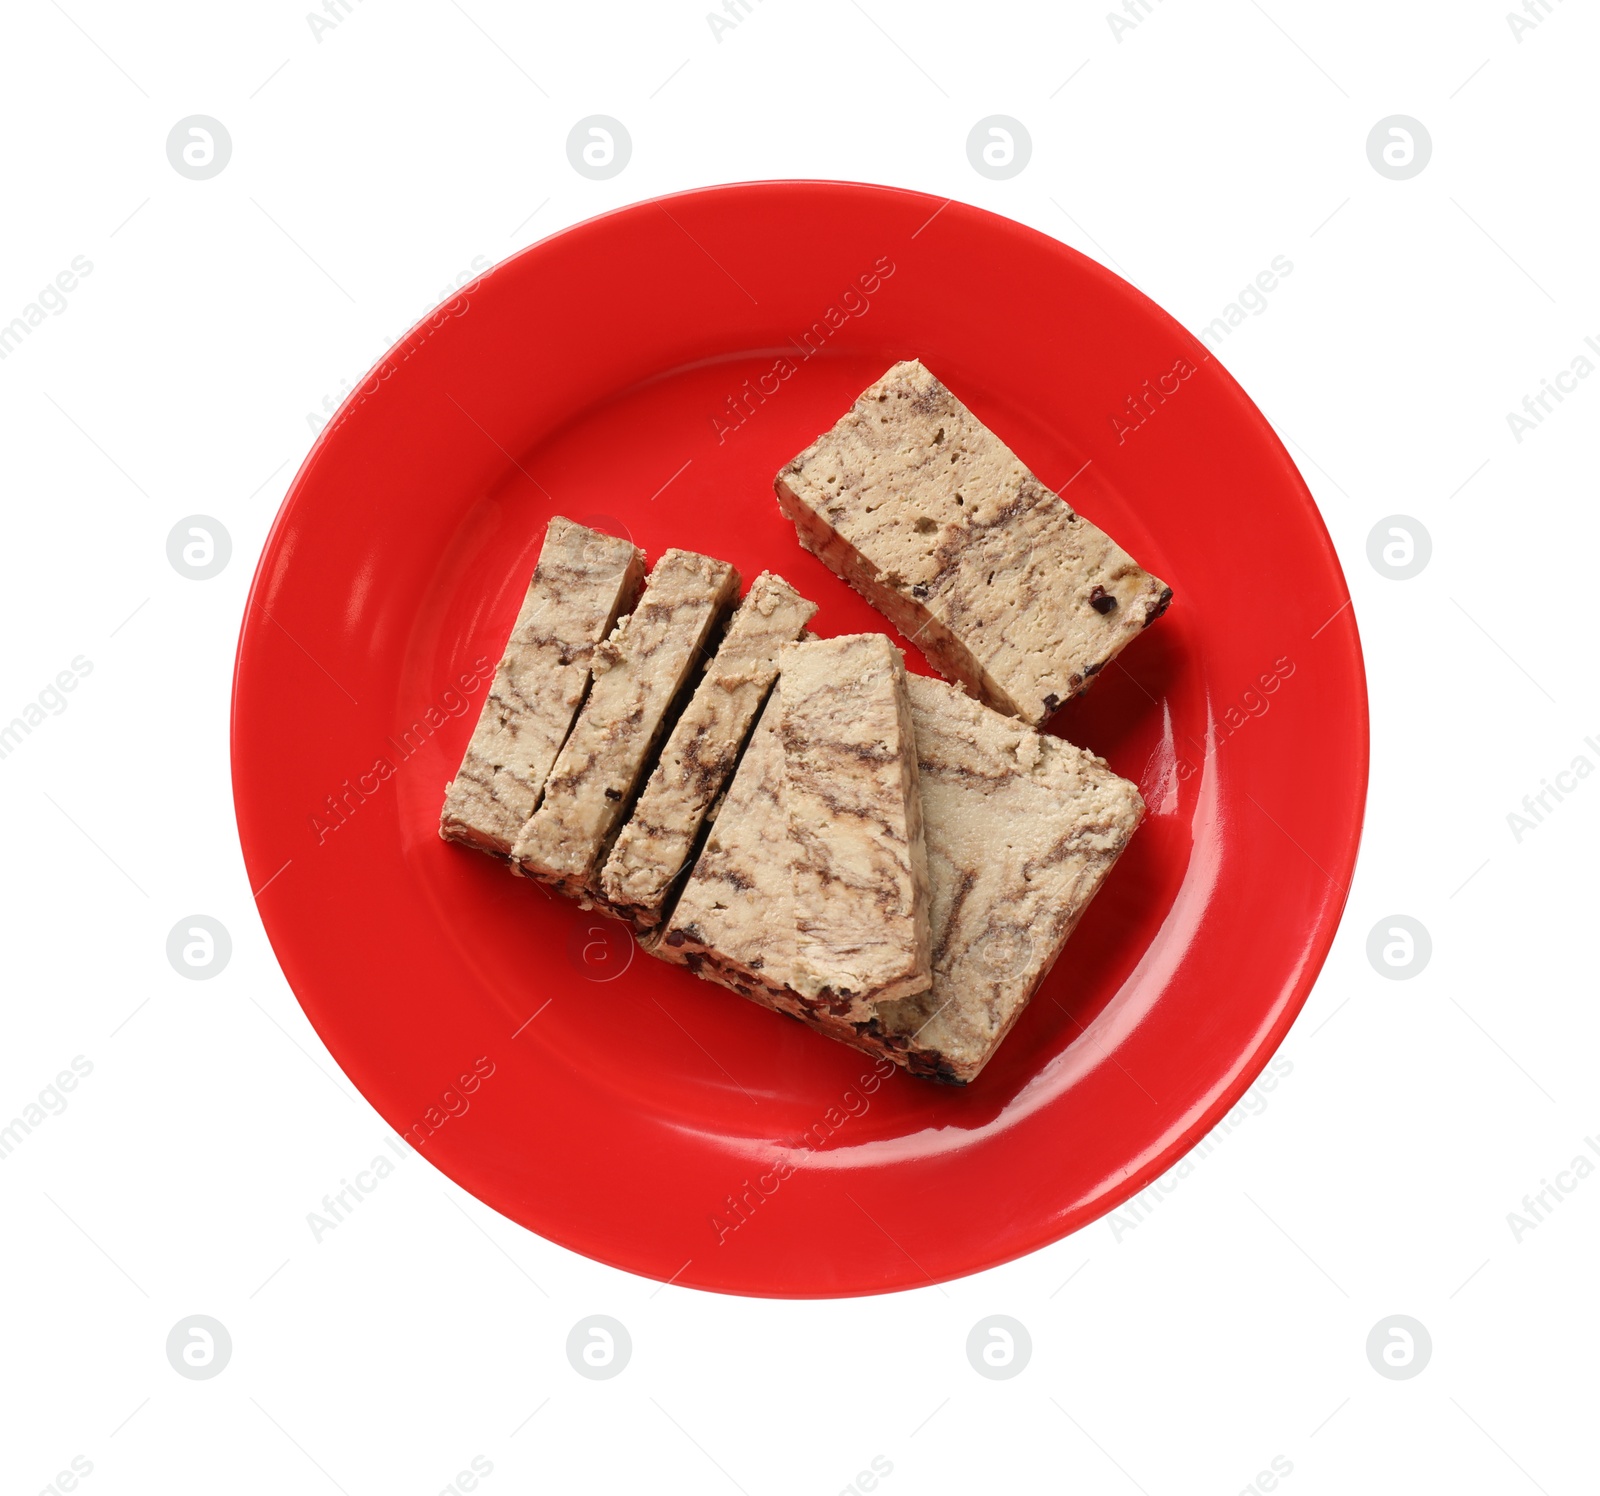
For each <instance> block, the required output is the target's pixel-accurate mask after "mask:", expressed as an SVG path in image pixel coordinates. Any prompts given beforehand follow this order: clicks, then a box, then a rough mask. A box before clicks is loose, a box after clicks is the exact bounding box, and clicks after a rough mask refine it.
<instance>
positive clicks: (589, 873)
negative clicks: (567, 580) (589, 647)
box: [512, 550, 739, 902]
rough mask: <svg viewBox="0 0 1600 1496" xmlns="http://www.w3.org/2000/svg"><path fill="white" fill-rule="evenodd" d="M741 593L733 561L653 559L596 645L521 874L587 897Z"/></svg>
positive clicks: (521, 853)
mask: <svg viewBox="0 0 1600 1496" xmlns="http://www.w3.org/2000/svg"><path fill="white" fill-rule="evenodd" d="M738 591H739V574H738V572H736V571H735V570H734V569H733V567H731V566H730V565H728V563H727V562H726V561H716V560H713V559H712V558H711V557H709V556H700V555H696V554H695V553H694V552H692V551H680V550H669V551H667V552H665V553H664V554H663V555H662V557H661V559H660V560H659V561H657V562H656V564H655V566H654V567H653V568H652V569H651V572H650V576H649V578H648V580H647V581H646V583H645V589H644V595H643V596H642V597H641V598H640V599H639V604H638V606H637V607H636V608H635V609H634V610H633V612H632V613H630V614H629V615H628V616H627V617H626V618H624V619H623V620H622V621H621V622H620V623H619V624H618V625H617V626H616V628H615V629H613V630H612V632H611V636H610V637H609V638H608V639H607V640H606V641H605V642H604V643H603V644H600V645H597V646H596V648H595V651H594V659H593V665H592V668H593V674H594V680H593V683H592V684H591V685H590V687H589V695H588V699H587V700H586V701H585V702H584V704H583V709H582V711H580V712H579V713H578V720H577V721H576V722H575V723H574V724H573V728H572V735H571V736H570V737H569V738H568V739H567V741H566V745H565V746H564V747H563V748H562V750H561V753H560V755H559V756H558V757H557V759H556V762H555V766H554V767H553V768H552V769H551V771H550V778H549V780H548V781H547V782H546V784H545V791H544V800H543V802H542V803H541V804H540V806H539V808H538V810H536V811H535V812H534V814H533V817H532V818H531V819H530V820H529V821H528V823H527V825H526V826H524V827H523V829H522V834H521V835H520V836H519V837H518V838H517V842H516V845H515V846H514V847H513V849H512V856H513V857H514V858H515V859H516V861H517V863H518V865H519V866H520V868H521V869H522V870H523V871H524V872H526V873H528V874H529V875H530V876H532V877H535V878H539V879H542V880H543V881H545V882H547V883H550V884H553V885H555V886H556V887H558V888H559V889H561V891H562V892H564V893H568V894H572V895H574V896H576V897H578V898H581V899H584V900H585V902H587V901H588V896H589V894H590V893H591V892H592V887H591V885H592V882H593V880H594V879H595V877H596V875H597V873H598V871H599V867H600V866H601V864H602V862H603V859H604V856H605V853H606V851H607V850H608V848H609V846H610V843H611V839H612V837H613V835H614V834H615V832H616V829H617V826H618V825H619V824H620V822H621V821H622V818H623V816H624V815H625V814H626V812H627V810H628V807H629V805H630V804H631V802H632V800H633V795H634V791H635V789H636V787H637V786H638V783H639V781H640V779H641V778H642V777H643V775H644V772H645V770H646V768H647V766H648V765H649V763H650V760H651V757H652V755H653V754H654V752H655V748H656V744H657V743H658V742H659V741H660V740H661V736H662V733H663V732H664V731H665V729H666V728H667V726H668V724H669V721H670V718H671V714H672V711H673V709H674V707H675V705H676V704H677V702H678V700H679V693H680V692H681V691H682V690H683V688H684V686H685V683H686V682H688V681H689V680H690V679H691V678H692V676H693V674H694V671H695V669H696V668H697V666H698V664H699V661H700V657H701V652H702V650H703V649H704V648H705V646H706V645H707V643H708V641H709V640H710V639H711V637H712V635H713V631H714V630H715V629H716V628H717V627H718V626H719V625H720V623H721V621H722V619H723V617H724V615H725V614H726V612H727V609H728V606H729V604H730V603H731V601H732V600H733V598H734V597H736V596H737V595H738Z"/></svg>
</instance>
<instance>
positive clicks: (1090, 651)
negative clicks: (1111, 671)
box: [775, 359, 1172, 725]
mask: <svg viewBox="0 0 1600 1496" xmlns="http://www.w3.org/2000/svg"><path fill="white" fill-rule="evenodd" d="M775 488H776V492H777V496H778V503H779V506H780V507H781V508H782V510H783V512H784V514H786V515H787V516H788V517H789V518H790V519H791V520H793V521H794V525H795V529H796V531H797V532H798V533H799V536H800V543H801V544H802V545H804V546H805V547H806V548H807V549H808V550H810V551H813V552H814V553H815V554H816V555H817V556H818V557H820V558H821V559H822V561H823V562H825V563H826V564H827V565H828V566H829V567H830V568H831V569H832V570H833V571H835V572H837V573H838V574H839V576H841V577H842V578H843V579H844V580H845V581H846V582H848V583H849V584H850V585H851V586H852V587H854V588H855V589H856V591H858V592H859V593H861V595H862V596H863V597H865V598H866V599H867V601H868V602H870V603H871V604H872V605H873V606H874V607H875V608H877V609H878V610H879V611H880V612H881V613H883V614H884V616H885V617H887V618H888V619H889V620H890V621H891V622H893V623H894V624H895V626H896V627H897V628H899V629H900V630H901V631H902V632H903V633H904V634H905V635H906V636H907V637H908V638H909V639H911V640H912V641H913V642H915V643H916V645H917V647H918V648H920V649H921V650H922V652H923V654H924V655H925V656H926V657H927V659H928V661H929V663H930V664H932V665H933V667H934V668H935V669H936V670H938V671H939V673H940V674H941V675H943V676H944V677H945V678H946V679H948V680H954V681H959V682H960V683H961V684H962V685H964V686H965V687H966V688H967V689H968V690H969V691H970V692H971V693H972V694H973V695H976V696H977V697H979V699H981V700H983V701H985V702H987V703H988V704H989V705H990V706H992V707H994V708H995V709H996V710H997V711H1002V712H1006V713H1008V714H1010V715H1011V716H1015V717H1020V718H1022V719H1023V720H1024V721H1025V722H1031V723H1034V724H1035V725H1037V724H1039V723H1042V722H1043V721H1045V720H1046V719H1047V718H1048V717H1049V716H1050V715H1051V713H1052V712H1054V711H1055V709H1056V708H1057V707H1058V706H1060V705H1061V703H1062V702H1064V701H1065V700H1066V699H1067V698H1068V697H1070V696H1075V695H1077V694H1079V693H1080V692H1081V691H1083V690H1085V689H1086V688H1087V687H1088V685H1089V684H1090V682H1091V681H1092V680H1093V678H1094V676H1095V675H1096V674H1097V673H1098V672H1099V671H1100V670H1101V669H1102V668H1103V667H1104V666H1105V665H1106V664H1107V662H1108V661H1110V660H1111V659H1112V658H1113V657H1114V656H1115V655H1116V654H1117V653H1118V651H1120V650H1121V649H1122V647H1123V646H1124V645H1125V644H1127V643H1128V641H1129V640H1130V639H1132V638H1133V637H1134V636H1135V635H1136V634H1138V633H1139V632H1140V631H1141V630H1142V629H1144V628H1145V627H1147V626H1148V625H1149V624H1150V623H1151V622H1153V621H1154V620H1155V619H1156V618H1158V617H1160V615H1161V614H1162V612H1163V611H1165V609H1166V606H1167V604H1168V603H1169V602H1170V601H1171V600H1172V589H1171V588H1170V587H1168V586H1167V585H1166V584H1165V583H1164V582H1163V581H1161V579H1160V578H1159V577H1154V576H1152V575H1151V574H1150V573H1149V572H1147V571H1145V570H1144V569H1143V568H1142V567H1141V566H1140V565H1139V564H1138V562H1136V561H1135V560H1134V559H1133V557H1132V556H1130V555H1129V554H1128V553H1127V552H1126V551H1124V550H1123V549H1122V548H1121V547H1120V546H1118V545H1117V544H1116V542H1115V541H1113V540H1112V539H1111V537H1110V536H1109V535H1107V534H1106V533H1105V532H1104V531H1102V530H1099V529H1097V528H1096V527H1095V526H1094V525H1092V524H1090V523H1089V521H1088V520H1086V519H1084V518H1083V517H1082V516H1081V515H1078V514H1075V513H1074V512H1073V511H1072V509H1071V508H1069V507H1068V506H1067V505H1066V504H1065V503H1063V502H1062V500H1061V499H1060V498H1059V497H1058V496H1057V495H1056V494H1054V493H1052V492H1051V491H1050V489H1048V488H1046V487H1045V485H1044V484H1043V483H1041V482H1040V481H1039V479H1038V478H1036V477H1035V476H1034V475H1033V474H1032V473H1031V472H1029V471H1028V469H1027V468H1026V467H1024V466H1023V464H1022V462H1021V461H1020V460H1019V459H1018V458H1017V456H1016V455H1015V454H1014V453H1013V452H1012V451H1011V449H1010V448H1009V447H1007V446H1006V444H1005V443H1004V442H1002V441H1001V440H1000V438H999V437H997V436H996V435H995V434H994V433H993V432H992V431H990V430H989V428H988V427H987V426H985V425H984V424H983V422H981V421H980V420H979V419H978V418H977V417H976V416H975V415H973V413H972V412H971V411H970V410H968V409H967V407H966V406H965V405H963V404H962V403H961V402H960V401H959V400H958V399H956V397H955V396H954V395H952V394H951V393H950V391H949V390H948V389H946V388H945V387H944V385H943V384H941V383H940V382H939V381H938V380H937V379H936V378H935V377H934V376H933V375H932V374H931V373H929V372H928V370H927V369H926V368H924V367H923V365H922V364H921V363H919V362H917V361H916V360H915V359H911V360H908V361H906V362H904V363H899V364H896V365H895V366H894V367H893V368H892V369H890V370H889V372H888V373H887V374H885V375H884V376H883V378H882V379H880V380H879V381H878V382H877V383H876V384H874V385H872V386H871V387H870V388H869V389H867V390H866V391H865V392H864V393H863V394H862V395H861V397H860V398H859V399H858V400H857V401H856V403H855V405H854V406H853V407H852V408H851V409H850V411H849V412H848V413H847V414H846V415H845V416H844V417H843V418H842V419H841V420H840V421H839V423H838V424H837V425H836V426H834V428H833V429H832V430H831V431H828V432H826V433H824V434H823V435H822V436H820V437H818V438H817V440H816V441H815V442H813V443H812V444H811V445H810V446H809V447H807V448H806V450H805V451H804V452H802V453H801V454H800V455H799V456H798V457H796V458H795V459H794V460H793V461H792V462H790V463H789V464H788V465H787V466H786V467H784V468H783V469H782V471H781V472H779V474H778V476H777V479H776V483H775Z"/></svg>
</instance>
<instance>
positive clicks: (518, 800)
mask: <svg viewBox="0 0 1600 1496" xmlns="http://www.w3.org/2000/svg"><path fill="white" fill-rule="evenodd" d="M643 579H644V552H643V551H641V550H640V549H639V548H638V547H637V546H635V545H632V544H630V543H629V542H628V541H626V540H618V539H617V538H616V537H615V536H612V535H605V534H602V533H600V532H599V531H597V530H590V529H586V528H585V527H584V526H582V525H578V524H574V523H573V522H572V521H571V520H570V519H564V518H562V517H561V516H560V515H559V514H558V515H555V516H553V517H552V518H551V520H550V522H549V524H548V525H547V526H546V528H545V535H544V545H543V547H542V548H541V550H540V552H539V561H538V564H537V566H535V568H534V572H533V578H532V580H531V581H530V582H529V583H528V591H527V593H526V595H525V596H524V597H523V600H522V607H521V609H520V611H519V612H518V614H517V621H516V624H515V625H514V626H513V628H512V630H511V637H510V638H509V639H508V640H507V641H506V649H505V655H504V657H503V658H502V659H501V661H500V664H499V666H498V668H497V669H496V670H495V673H494V682H493V684H492V685H491V686H490V687H489V695H488V698H487V700H485V702H484V704H483V710H482V711H481V712H480V713H479V714H478V723H477V726H476V727H475V728H474V729H473V733H472V738H471V740H470V741H469V742H468V744H467V751H466V753H465V755H464V756H463V758H462V760H461V768H460V770H459V771H458V772H457V774H456V777H455V778H454V779H453V780H452V781H451V782H450V783H449V784H448V785H446V786H445V796H444V809H443V811H442V812H441V813H440V816H439V835H440V836H442V837H444V838H445V839H446V840H447V841H458V842H463V843H465V844H466V845H467V846H470V847H477V848H479V849H480V850H481V851H485V852H490V853H493V854H494V855H496V856H498V857H509V856H510V855H511V847H512V844H513V843H514V842H515V841H516V839H517V833H518V832H519V831H521V830H522V827H523V825H524V824H525V823H526V822H527V820H528V817H529V816H531V815H532V814H533V812H534V810H535V808H536V807H537V805H538V803H539V797H540V795H541V794H542V793H543V792H544V785H545V780H546V778H547V777H548V775H549V773H550V767H551V765H552V764H554V763H555V760H556V755H557V754H558V753H559V752H560V751H561V745H562V744H563V743H564V742H565V741H566V738H567V733H568V732H569V731H570V729H571V727H572V719H573V718H574V717H575V716H576V715H577V713H578V708H579V706H580V705H581V704H582V702H583V697H584V692H585V691H587V690H588V688H589V662H590V657H591V655H592V654H593V652H594V648H595V646H596V645H597V644H599V643H600V641H601V640H602V639H604V638H605V636H606V634H607V633H608V632H609V631H610V629H611V627H612V625H613V624H615V623H616V621H617V618H618V616H619V615H621V614H625V613H626V612H627V611H628V610H629V609H630V608H632V606H633V604H634V599H635V598H637V597H638V595H639V585H640V583H641V582H642V581H643Z"/></svg>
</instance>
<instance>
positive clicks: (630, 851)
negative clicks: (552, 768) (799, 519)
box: [600, 571, 817, 930]
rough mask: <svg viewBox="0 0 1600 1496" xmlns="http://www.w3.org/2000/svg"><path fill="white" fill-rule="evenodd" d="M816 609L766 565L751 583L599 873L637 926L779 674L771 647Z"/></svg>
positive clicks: (673, 872)
mask: <svg viewBox="0 0 1600 1496" xmlns="http://www.w3.org/2000/svg"><path fill="white" fill-rule="evenodd" d="M816 611H817V605H816V604H815V603H813V602H808V601H807V600H806V599H805V598H803V597H801V596H800V594H799V593H798V592H796V591H795V590H794V588H793V587H791V586H790V585H789V584H788V583H787V582H786V581H784V579H783V578H782V577H780V576H775V575H774V574H773V573H772V572H770V571H764V572H762V573H761V575H760V576H758V577H757V578H756V579H755V581H754V582H753V583H751V585H750V591H749V592H748V593H747V594H746V596H745V599H744V601H743V602H742V603H740V605H739V609H738V611H737V612H736V613H735V614H734V615H733V621H732V623H730V624H729V625H728V631H727V633H726V634H725V635H724V636H723V639H722V642H721V644H719V645H718V646H717V652H716V655H715V656H714V657H713V659H712V660H711V662H710V663H709V664H708V665H707V666H706V669H705V673H704V674H703V675H702V676H701V677H700V683H699V685H697V686H696V687H695V692H694V696H693V697H692V698H691V700H690V702H689V704H688V706H686V707H685V708H684V710H683V715H682V716H680V717H679V718H678V721H677V725H676V726H674V727H673V729H672V733H671V735H670V736H669V737H668V738H667V742H666V746H665V747H664V748H663V749H662V750H661V758H660V761H659V762H658V763H657V764H656V767H655V770H654V772H653V773H652V774H651V775H650V778H649V780H648V781H647V783H646V784H645V787H644V789H643V790H642V791H641V792H640V795H639V800H638V803H637V804H636V805H635V806H634V808H633V815H632V816H631V817H630V818H629V820H628V822H627V824H626V825H624V826H623V828H622V830H621V832H620V833H619V834H618V836H617V840H616V844H615V846H613V847H612V849H611V855H610V857H609V859H608V860H607V862H606V865H605V868H604V870H603V872H602V873H601V876H600V892H601V894H602V895H603V897H604V899H605V902H606V903H607V904H608V905H609V906H610V907H611V908H613V909H615V910H616V911H617V912H618V913H620V914H623V915H625V916H627V917H628V918H630V919H631V920H632V921H633V923H634V926H635V928H636V929H641V930H644V929H650V928H652V927H653V926H654V925H656V924H658V923H659V922H660V918H661V911H662V906H663V904H664V903H665V902H666V900H667V898H668V896H669V893H670V891H671V888H672V884H673V881H674V880H675V879H676V878H677V877H678V875H679V874H680V873H681V872H683V871H685V870H686V868H687V864H688V862H689V859H690V857H691V855H692V853H693V850H694V843H695V839H696V838H697V837H698V835H699V833H700V828H701V826H702V825H703V824H704V823H705V819H706V814H707V812H708V811H709V810H710V808H711V806H712V804H713V803H714V802H715V801H716V798H717V796H718V795H720V794H721V793H722V792H723V790H724V789H725V788H726V787H727V784H728V780H729V779H730V778H731V777H732V774H733V769H734V765H735V763H736V762H737V761H738V758H739V750H740V749H741V748H742V747H743V746H744V742H745V739H746V738H747V737H748V736H749V733H750V726H751V724H752V723H753V722H754V721H755V719H756V716H757V714H758V713H759V712H760V710H761V703H762V702H763V701H764V700H765V699H766V695H767V692H768V691H769V690H770V689H771V686H772V682H773V680H774V679H775V678H776V676H777V674H778V650H779V649H780V648H781V647H782V646H783V645H784V644H787V643H790V642H792V641H793V640H794V639H796V638H797V637H799V635H800V634H801V633H802V632H803V631H804V630H805V626H806V624H807V623H808V622H810V620H811V617H812V615H813V614H814V613H815V612H816Z"/></svg>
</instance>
